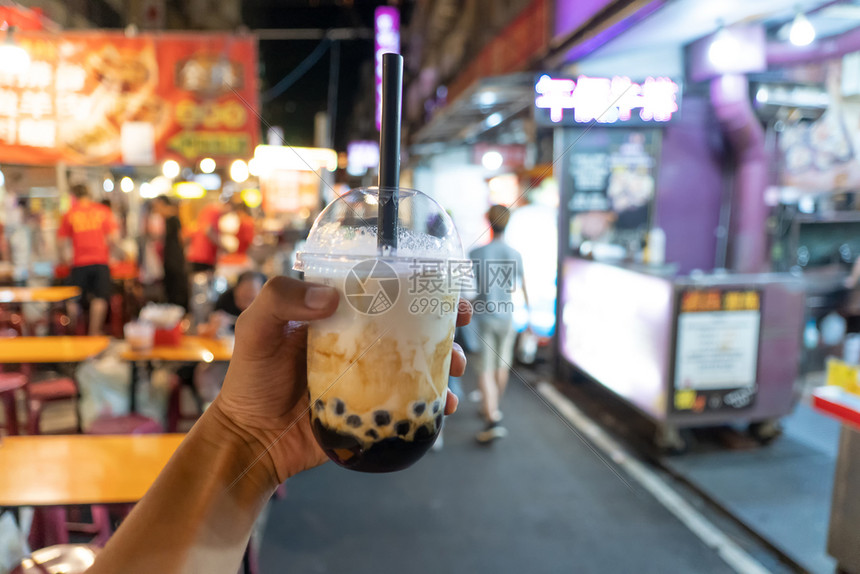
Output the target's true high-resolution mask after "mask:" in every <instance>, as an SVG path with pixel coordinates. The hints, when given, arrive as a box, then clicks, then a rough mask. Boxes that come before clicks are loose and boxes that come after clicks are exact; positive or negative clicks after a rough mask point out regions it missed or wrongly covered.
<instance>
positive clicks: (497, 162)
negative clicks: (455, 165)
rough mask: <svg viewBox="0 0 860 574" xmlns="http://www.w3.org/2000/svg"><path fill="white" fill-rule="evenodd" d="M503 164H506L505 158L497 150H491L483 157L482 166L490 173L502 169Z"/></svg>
mask: <svg viewBox="0 0 860 574" xmlns="http://www.w3.org/2000/svg"><path fill="white" fill-rule="evenodd" d="M503 163H505V158H504V157H502V154H500V153H499V152H497V151H495V150H490V151H488V152H486V153H485V154H484V155H483V157H481V165H483V166H484V169H487V170H489V171H496V170H497V169H499V168H500V167H502V164H503Z"/></svg>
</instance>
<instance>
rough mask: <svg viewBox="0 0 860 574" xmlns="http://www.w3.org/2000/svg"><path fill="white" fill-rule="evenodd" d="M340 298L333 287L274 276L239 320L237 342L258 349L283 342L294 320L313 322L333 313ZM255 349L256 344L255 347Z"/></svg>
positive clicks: (237, 322)
mask: <svg viewBox="0 0 860 574" xmlns="http://www.w3.org/2000/svg"><path fill="white" fill-rule="evenodd" d="M338 302H339V297H338V293H337V291H336V290H335V289H334V288H333V287H327V286H325V285H320V284H318V283H306V282H304V281H299V280H297V279H291V278H289V277H275V278H273V279H270V280H269V281H268V282H267V283H266V284H265V285H264V286H263V290H262V291H260V294H259V295H257V297H256V299H254V302H253V303H251V306H250V307H248V308H247V309H246V310H245V312H244V313H242V314H241V315H239V319H238V320H237V321H236V342H237V343H240V342H241V343H243V344H245V343H249V344H251V345H253V346H254V347H258V350H263V349H265V348H267V347H270V346H271V345H275V344H278V343H280V342H281V340H282V338H283V334H284V328H285V327H286V325H287V324H288V323H289V322H290V321H312V320H314V319H322V318H324V317H328V316H330V315H332V314H333V313H334V312H335V310H336V309H337V305H338ZM251 348H253V347H251Z"/></svg>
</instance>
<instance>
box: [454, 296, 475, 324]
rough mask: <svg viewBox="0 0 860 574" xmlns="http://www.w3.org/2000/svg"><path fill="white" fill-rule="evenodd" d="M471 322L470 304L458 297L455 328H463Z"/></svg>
mask: <svg viewBox="0 0 860 574" xmlns="http://www.w3.org/2000/svg"><path fill="white" fill-rule="evenodd" d="M471 322H472V304H471V303H469V302H468V301H466V300H465V299H463V298H462V297H460V303H459V304H458V305H457V326H458V327H465V326H466V325H468V324H469V323H471Z"/></svg>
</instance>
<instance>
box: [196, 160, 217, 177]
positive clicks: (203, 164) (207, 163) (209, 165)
mask: <svg viewBox="0 0 860 574" xmlns="http://www.w3.org/2000/svg"><path fill="white" fill-rule="evenodd" d="M216 167H217V166H216V164H215V160H214V159H212V158H211V157H205V158H203V159H201V160H200V171H202V172H203V173H212V172H213V171H215V168H216Z"/></svg>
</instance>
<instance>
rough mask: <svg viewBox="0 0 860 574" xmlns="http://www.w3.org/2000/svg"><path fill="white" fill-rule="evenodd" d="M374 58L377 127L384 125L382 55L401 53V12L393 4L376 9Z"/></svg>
mask: <svg viewBox="0 0 860 574" xmlns="http://www.w3.org/2000/svg"><path fill="white" fill-rule="evenodd" d="M373 20H374V32H375V42H374V49H373V51H374V58H375V62H376V66H375V69H376V73H375V83H376V129H377V130H378V129H379V128H380V127H381V126H382V55H383V54H385V53H387V52H393V53H394V54H399V53H400V12H399V11H398V9H397V8H395V7H393V6H380V7H378V8H377V9H376V10H375V11H374V16H373Z"/></svg>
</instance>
